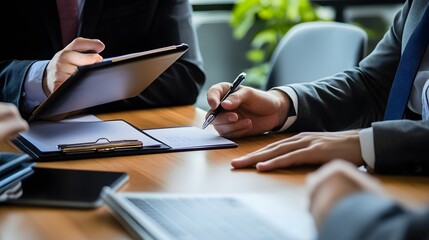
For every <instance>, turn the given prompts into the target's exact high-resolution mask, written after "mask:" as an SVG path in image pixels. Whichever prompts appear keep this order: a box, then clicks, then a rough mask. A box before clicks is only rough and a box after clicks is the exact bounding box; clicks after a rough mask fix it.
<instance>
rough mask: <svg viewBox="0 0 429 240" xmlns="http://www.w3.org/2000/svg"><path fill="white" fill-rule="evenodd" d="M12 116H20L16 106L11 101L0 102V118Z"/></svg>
mask: <svg viewBox="0 0 429 240" xmlns="http://www.w3.org/2000/svg"><path fill="white" fill-rule="evenodd" d="M13 117H16V118H21V115H20V114H19V111H18V108H17V107H16V106H15V105H13V104H12V103H0V120H1V119H8V118H13Z"/></svg>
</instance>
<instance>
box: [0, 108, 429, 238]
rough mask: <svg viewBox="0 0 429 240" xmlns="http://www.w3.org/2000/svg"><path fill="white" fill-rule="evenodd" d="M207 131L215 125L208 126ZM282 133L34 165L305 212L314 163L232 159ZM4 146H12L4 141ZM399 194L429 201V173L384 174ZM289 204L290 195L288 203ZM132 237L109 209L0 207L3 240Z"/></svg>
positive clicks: (187, 119) (170, 119) (132, 186)
mask: <svg viewBox="0 0 429 240" xmlns="http://www.w3.org/2000/svg"><path fill="white" fill-rule="evenodd" d="M204 116H205V112H204V111H202V110H200V109H196V108H194V107H193V106H184V107H173V108H161V109H151V110H138V111H129V112H119V113H109V114H101V115H98V117H99V118H101V119H104V120H108V119H124V120H126V121H128V122H130V123H132V124H133V125H135V126H137V127H139V128H153V127H170V126H182V125H194V126H200V125H201V123H202V122H203V118H204ZM208 131H214V130H213V128H212V127H211V126H210V127H209V128H208ZM283 137H285V135H283V134H272V135H264V136H258V137H252V138H245V139H240V140H236V142H237V143H238V145H239V147H238V148H232V149H218V150H208V151H190V152H176V153H164V154H148V155H139V156H126V157H114V158H102V159H88V160H75V161H58V162H48V163H37V166H40V167H55V168H70V169H92V170H110V171H125V172H128V174H129V176H130V180H129V182H128V183H127V184H126V185H125V186H124V187H123V188H122V189H120V191H149V192H168V193H215V194H217V193H220V194H225V193H226V194H229V193H234V194H237V193H238V194H241V193H244V194H247V193H261V194H265V195H267V196H270V197H272V198H277V199H278V200H279V201H282V200H283V199H288V200H291V201H292V202H293V204H296V206H297V208H300V209H302V211H305V209H306V204H307V202H306V201H307V196H306V191H305V177H306V175H307V173H309V172H312V171H314V168H297V169H289V170H281V171H275V172H270V173H257V172H256V171H255V170H253V169H245V170H233V169H232V168H231V165H230V160H231V159H232V158H234V157H238V156H241V155H243V154H245V153H248V152H250V151H254V150H257V149H259V148H260V147H262V146H264V145H266V144H268V143H271V142H274V141H276V140H279V139H281V138H283ZM0 149H1V150H2V151H14V152H17V151H18V150H17V149H15V148H14V147H13V146H12V145H11V144H9V143H5V142H3V143H1V144H0ZM380 179H381V181H382V183H383V184H384V185H385V186H386V188H387V189H388V191H389V192H390V193H391V194H392V195H394V196H396V197H398V198H399V199H400V200H402V201H404V202H407V203H411V204H421V203H425V202H429V178H423V177H384V176H383V177H380ZM289 202H290V201H289ZM59 238H61V239H129V238H130V236H129V235H128V233H127V232H126V231H125V230H124V229H123V228H122V226H121V225H120V224H119V223H118V222H117V221H116V220H115V218H114V217H113V216H111V215H110V213H109V212H108V211H107V209H106V208H105V207H100V208H98V209H95V210H76V209H60V208H36V207H15V206H9V205H4V206H0V239H59Z"/></svg>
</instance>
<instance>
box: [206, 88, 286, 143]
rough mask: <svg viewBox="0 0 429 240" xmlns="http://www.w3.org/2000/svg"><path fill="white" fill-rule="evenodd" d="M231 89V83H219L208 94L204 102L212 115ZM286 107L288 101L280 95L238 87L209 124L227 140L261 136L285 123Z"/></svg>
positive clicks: (283, 94)
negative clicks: (207, 104) (206, 102)
mask: <svg viewBox="0 0 429 240" xmlns="http://www.w3.org/2000/svg"><path fill="white" fill-rule="evenodd" d="M230 87H231V84H230V83H219V84H216V85H213V86H212V87H211V88H210V89H209V90H208V92H207V101H208V103H209V105H210V107H211V110H212V111H213V110H214V109H216V107H217V106H218V105H219V102H220V99H221V98H222V97H223V96H224V95H225V94H226V92H228V90H229V88H230ZM289 104H290V103H289V98H288V97H287V96H286V94H285V93H283V92H281V91H278V90H270V91H267V92H264V91H260V90H256V89H253V88H250V87H246V86H240V87H239V88H238V89H237V90H236V91H235V92H234V93H232V94H231V95H230V96H229V97H228V98H227V99H226V100H225V101H223V102H222V107H223V109H224V110H225V111H222V112H221V113H220V114H219V115H218V116H217V117H216V119H215V120H214V121H213V123H212V124H213V126H214V128H215V129H216V130H217V131H218V132H219V134H220V135H222V136H224V137H228V138H237V137H243V136H251V135H257V134H261V133H264V132H266V131H270V130H272V129H273V128H275V127H278V126H281V125H282V124H283V123H284V122H285V121H286V118H287V112H288V110H289Z"/></svg>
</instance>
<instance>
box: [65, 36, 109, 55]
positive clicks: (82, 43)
mask: <svg viewBox="0 0 429 240" xmlns="http://www.w3.org/2000/svg"><path fill="white" fill-rule="evenodd" d="M104 48H105V46H104V43H103V42H101V41H100V40H98V39H89V38H80V37H79V38H76V39H74V40H73V41H72V42H71V43H70V44H68V45H67V46H66V47H65V48H64V50H71V51H76V52H82V53H85V52H94V53H100V52H102V51H103V50H104Z"/></svg>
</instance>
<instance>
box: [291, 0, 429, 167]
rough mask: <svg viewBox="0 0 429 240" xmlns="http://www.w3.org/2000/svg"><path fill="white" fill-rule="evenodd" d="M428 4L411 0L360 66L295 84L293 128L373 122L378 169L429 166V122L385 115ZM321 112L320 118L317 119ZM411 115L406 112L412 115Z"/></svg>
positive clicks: (360, 125) (331, 127) (356, 125)
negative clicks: (405, 51)
mask: <svg viewBox="0 0 429 240" xmlns="http://www.w3.org/2000/svg"><path fill="white" fill-rule="evenodd" d="M427 6H428V1H426V0H415V1H412V0H410V1H407V2H406V3H405V4H404V6H403V8H402V9H401V11H400V12H398V14H397V15H396V17H395V19H394V22H393V25H392V26H391V28H390V30H389V31H388V32H387V33H386V34H385V36H384V38H383V39H382V40H381V41H380V43H379V44H378V45H377V47H376V48H375V50H374V51H373V52H372V53H371V54H370V55H368V56H367V57H366V58H365V59H364V60H362V61H361V62H360V64H359V66H358V67H356V68H354V69H350V70H348V71H345V72H342V73H339V74H337V75H335V76H333V77H329V78H325V79H321V80H319V81H316V82H312V83H306V84H292V85H291V87H292V88H293V89H294V90H295V91H296V93H297V95H298V104H299V105H298V111H299V112H298V118H297V121H296V122H295V124H294V125H293V126H292V127H291V128H290V129H289V130H288V131H291V132H301V131H339V130H346V129H359V128H365V127H369V126H372V127H373V131H374V143H375V155H376V162H375V171H376V172H378V173H413V174H415V173H416V172H419V173H424V172H425V171H429V161H428V159H429V151H427V147H426V146H428V145H427V143H425V140H429V122H428V121H421V117H420V116H418V118H420V120H416V119H414V121H412V120H399V121H386V122H378V121H381V120H382V119H383V115H384V111H385V107H386V103H387V98H388V95H389V91H390V88H391V86H392V82H393V79H394V76H395V72H396V69H397V67H398V64H399V60H400V58H401V53H402V51H403V49H404V48H405V46H406V44H407V42H408V39H409V38H410V36H411V34H412V33H413V31H414V29H415V27H416V25H417V24H418V22H419V21H420V18H421V16H422V15H423V13H424V10H425V9H426V7H427ZM315 117H317V120H315ZM410 117H411V114H406V118H410Z"/></svg>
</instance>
